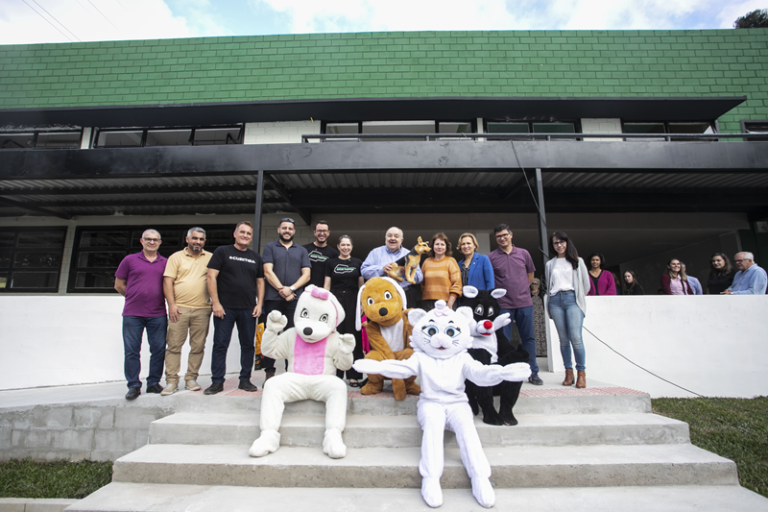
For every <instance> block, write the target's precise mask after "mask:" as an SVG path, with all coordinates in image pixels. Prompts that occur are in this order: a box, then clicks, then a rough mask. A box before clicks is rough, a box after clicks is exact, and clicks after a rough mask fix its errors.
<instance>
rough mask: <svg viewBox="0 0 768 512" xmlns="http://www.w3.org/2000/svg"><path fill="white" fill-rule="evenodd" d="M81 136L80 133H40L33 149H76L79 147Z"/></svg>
mask: <svg viewBox="0 0 768 512" xmlns="http://www.w3.org/2000/svg"><path fill="white" fill-rule="evenodd" d="M81 136H82V134H81V132H40V133H38V134H37V142H35V147H36V148H73V149H77V148H79V147H80V137H81Z"/></svg>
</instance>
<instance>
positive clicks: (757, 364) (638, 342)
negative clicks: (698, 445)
mask: <svg viewBox="0 0 768 512" xmlns="http://www.w3.org/2000/svg"><path fill="white" fill-rule="evenodd" d="M766 311H768V296H732V297H724V296H719V295H718V296H713V295H701V296H693V297H677V296H647V295H646V296H637V297H635V296H629V297H622V296H615V297H587V316H586V318H585V319H584V327H585V328H587V329H589V330H590V331H591V332H592V333H594V334H595V335H596V336H597V337H599V338H600V339H601V340H603V341H604V342H606V343H607V344H608V345H610V346H611V347H613V348H614V349H615V350H617V351H618V352H620V353H621V354H623V355H624V356H626V357H628V358H629V359H631V360H632V361H634V362H635V363H637V364H639V365H640V366H642V367H644V368H646V369H648V370H650V371H652V372H653V373H655V374H657V375H659V376H661V377H664V378H665V379H668V380H670V381H672V382H674V383H676V384H678V385H680V386H683V387H684V388H687V389H689V390H691V391H693V392H695V393H698V394H701V395H704V396H728V397H744V398H751V397H754V396H763V395H768V378H767V377H766V376H767V375H768V373H767V371H766V369H767V368H768V315H766ZM550 333H551V334H550V345H549V352H548V353H549V354H550V355H551V357H552V363H553V366H551V368H554V369H555V373H563V363H562V357H561V355H560V345H559V341H558V336H557V330H556V329H555V324H554V322H551V321H550ZM583 336H584V344H585V348H586V368H587V385H588V386H589V382H590V379H593V380H597V381H600V382H607V383H611V384H615V385H617V386H623V387H628V388H632V389H636V390H639V391H645V392H648V393H650V395H651V396H652V397H689V396H693V395H691V394H690V393H686V392H685V391H683V390H681V389H679V388H676V387H674V386H672V385H671V384H667V383H666V382H664V381H661V380H659V379H658V378H656V377H654V376H652V375H649V374H648V373H646V372H644V371H643V370H641V369H639V368H637V367H636V366H633V365H632V364H631V363H629V362H627V361H626V360H624V359H622V358H621V357H620V356H618V355H616V354H615V353H614V352H612V351H611V350H610V349H609V348H607V347H606V346H605V345H603V344H602V343H600V342H599V341H598V340H597V339H595V337H594V336H592V335H591V334H589V333H588V332H587V331H586V330H585V331H584V333H583ZM574 364H575V361H574ZM574 368H575V366H574Z"/></svg>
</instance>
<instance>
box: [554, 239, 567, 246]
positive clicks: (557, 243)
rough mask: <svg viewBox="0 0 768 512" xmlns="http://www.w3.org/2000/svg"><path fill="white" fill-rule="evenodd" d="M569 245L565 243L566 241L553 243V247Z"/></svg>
mask: <svg viewBox="0 0 768 512" xmlns="http://www.w3.org/2000/svg"><path fill="white" fill-rule="evenodd" d="M567 243H568V242H565V241H563V240H560V241H559V242H552V245H554V246H555V247H560V246H561V245H565V244H567Z"/></svg>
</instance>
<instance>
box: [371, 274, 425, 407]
mask: <svg viewBox="0 0 768 512" xmlns="http://www.w3.org/2000/svg"><path fill="white" fill-rule="evenodd" d="M406 305H407V301H406V299H405V292H403V289H402V288H401V287H400V285H399V284H397V283H396V282H395V281H394V280H393V279H391V278H389V277H374V278H373V279H371V280H369V281H368V282H367V283H365V285H364V286H363V287H362V288H360V291H359V292H358V293H357V323H356V326H357V330H358V331H359V330H360V329H361V327H362V326H361V324H360V316H361V315H362V314H363V313H364V314H365V316H367V317H368V323H367V325H366V333H367V335H368V343H369V345H370V348H371V350H370V352H368V353H367V354H366V355H365V358H366V359H373V360H375V361H384V360H386V359H397V360H402V359H408V358H409V357H411V355H412V354H413V350H412V349H411V348H410V343H409V341H408V338H409V336H410V335H411V324H410V323H409V322H408V312H407V311H404V309H405V307H406ZM361 308H362V309H361ZM415 380H416V377H412V378H408V379H406V380H403V379H392V392H393V393H394V394H395V400H405V395H406V394H408V395H418V394H419V393H421V388H420V387H419V385H418V384H416V383H415V382H414V381H415ZM382 389H384V377H382V376H381V375H369V376H368V383H367V384H366V385H365V386H363V387H362V388H361V389H360V392H361V393H362V394H364V395H374V394H376V393H381V391H382Z"/></svg>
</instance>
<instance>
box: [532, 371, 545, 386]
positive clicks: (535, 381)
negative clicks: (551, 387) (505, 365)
mask: <svg viewBox="0 0 768 512" xmlns="http://www.w3.org/2000/svg"><path fill="white" fill-rule="evenodd" d="M528 382H530V383H531V384H533V385H534V386H541V385H542V384H544V381H543V380H541V379H540V378H539V374H538V373H532V374H531V376H530V377H528Z"/></svg>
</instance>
